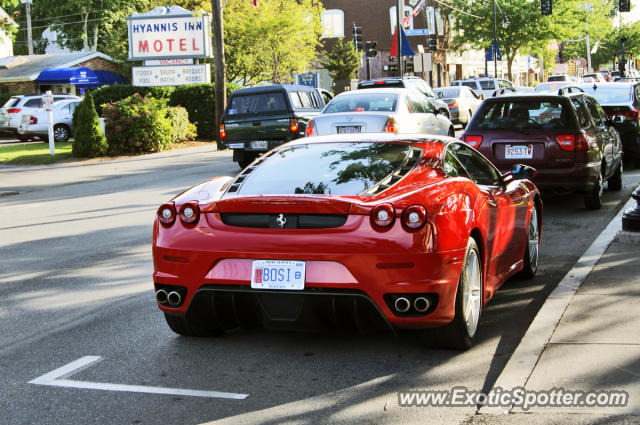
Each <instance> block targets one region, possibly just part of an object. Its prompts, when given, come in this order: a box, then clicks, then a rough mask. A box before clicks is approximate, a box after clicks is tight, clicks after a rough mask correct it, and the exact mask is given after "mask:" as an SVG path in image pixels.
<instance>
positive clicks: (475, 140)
mask: <svg viewBox="0 0 640 425" xmlns="http://www.w3.org/2000/svg"><path fill="white" fill-rule="evenodd" d="M464 141H465V142H466V143H467V145H469V146H471V147H472V148H474V149H478V146H480V144H481V143H482V136H464Z"/></svg>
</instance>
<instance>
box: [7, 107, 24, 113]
mask: <svg viewBox="0 0 640 425" xmlns="http://www.w3.org/2000/svg"><path fill="white" fill-rule="evenodd" d="M20 111H22V109H20V108H9V109H7V112H8V113H10V114H17V113H18V112H20Z"/></svg>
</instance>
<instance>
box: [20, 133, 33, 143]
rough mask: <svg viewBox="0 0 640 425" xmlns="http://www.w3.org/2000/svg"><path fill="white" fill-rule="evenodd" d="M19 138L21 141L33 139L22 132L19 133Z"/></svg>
mask: <svg viewBox="0 0 640 425" xmlns="http://www.w3.org/2000/svg"><path fill="white" fill-rule="evenodd" d="M17 137H18V140H20V141H21V142H28V141H29V140H31V137H29V136H24V135H22V134H18V136H17Z"/></svg>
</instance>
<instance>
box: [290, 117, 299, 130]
mask: <svg viewBox="0 0 640 425" xmlns="http://www.w3.org/2000/svg"><path fill="white" fill-rule="evenodd" d="M289 131H290V132H292V133H297V132H298V120H297V119H295V118H290V119H289Z"/></svg>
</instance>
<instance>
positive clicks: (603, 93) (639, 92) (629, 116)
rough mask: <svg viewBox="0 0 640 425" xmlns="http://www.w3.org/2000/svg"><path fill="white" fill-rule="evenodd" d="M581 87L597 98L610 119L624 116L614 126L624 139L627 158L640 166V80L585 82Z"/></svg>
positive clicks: (623, 143)
mask: <svg viewBox="0 0 640 425" xmlns="http://www.w3.org/2000/svg"><path fill="white" fill-rule="evenodd" d="M580 87H581V88H582V89H583V90H584V91H585V92H587V93H589V94H590V95H591V96H593V97H595V98H596V100H597V101H598V103H599V104H600V105H602V108H603V109H604V111H605V113H606V114H607V117H608V118H609V119H612V118H613V117H615V116H621V117H622V118H623V121H622V122H619V121H618V123H617V124H615V123H614V126H615V128H616V130H618V133H620V138H621V139H622V146H623V149H624V157H625V160H627V161H628V162H629V163H631V164H633V163H635V165H636V166H638V167H640V82H628V83H621V82H616V83H599V84H584V85H581V86H580Z"/></svg>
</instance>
